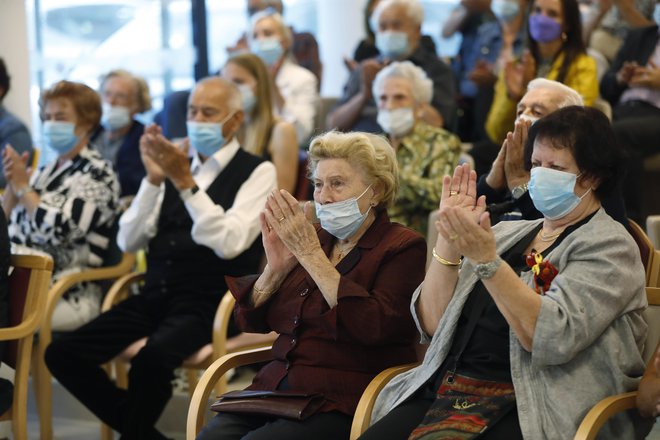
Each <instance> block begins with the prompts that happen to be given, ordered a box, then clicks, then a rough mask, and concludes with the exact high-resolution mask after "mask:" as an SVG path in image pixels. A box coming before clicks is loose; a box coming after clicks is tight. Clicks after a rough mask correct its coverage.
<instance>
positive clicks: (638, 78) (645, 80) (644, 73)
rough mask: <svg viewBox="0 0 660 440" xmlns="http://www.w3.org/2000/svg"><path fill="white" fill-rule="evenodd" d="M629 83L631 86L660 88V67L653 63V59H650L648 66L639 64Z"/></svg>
mask: <svg viewBox="0 0 660 440" xmlns="http://www.w3.org/2000/svg"><path fill="white" fill-rule="evenodd" d="M628 84H630V86H631V87H647V88H649V89H656V90H657V89H660V69H658V67H656V65H655V64H653V61H649V65H648V67H641V66H637V67H636V68H635V71H634V73H633V75H632V77H631V78H630V81H629V82H628Z"/></svg>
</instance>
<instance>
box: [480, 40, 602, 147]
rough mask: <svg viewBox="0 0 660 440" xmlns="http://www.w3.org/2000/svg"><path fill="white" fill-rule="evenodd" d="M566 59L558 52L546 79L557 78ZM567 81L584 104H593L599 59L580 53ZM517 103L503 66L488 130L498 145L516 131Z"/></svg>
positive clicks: (487, 123)
mask: <svg viewBox="0 0 660 440" xmlns="http://www.w3.org/2000/svg"><path fill="white" fill-rule="evenodd" d="M563 60H564V54H563V53H562V54H559V56H558V57H557V59H555V61H554V63H552V67H551V69H550V72H549V73H548V76H547V77H546V78H547V79H553V80H556V79H557V75H558V74H559V69H560V68H561V64H562V62H563ZM564 84H566V85H567V86H568V87H570V88H572V89H573V90H575V91H576V92H578V93H579V94H580V95H582V99H584V105H587V106H591V105H593V102H594V101H595V100H596V98H598V78H597V76H596V61H595V60H594V59H593V58H591V57H590V56H589V55H586V54H583V55H580V56H578V57H577V58H576V59H575V61H574V62H573V64H572V65H571V67H569V69H568V72H567V74H566V78H565V80H564ZM517 105H518V103H517V102H515V101H512V100H511V99H509V96H508V95H507V92H506V84H505V82H504V69H502V71H501V72H500V76H499V78H498V79H497V83H496V84H495V97H494V98H493V103H492V104H491V106H490V111H489V112H488V119H487V120H486V133H488V137H490V140H491V141H493V142H495V143H496V144H501V143H502V142H503V141H504V138H506V134H507V132H509V131H512V130H513V123H514V121H515V120H516V106H517Z"/></svg>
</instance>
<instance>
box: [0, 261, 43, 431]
mask: <svg viewBox="0 0 660 440" xmlns="http://www.w3.org/2000/svg"><path fill="white" fill-rule="evenodd" d="M11 266H12V267H20V268H26V269H30V278H29V281H28V287H27V292H26V298H25V306H24V309H23V319H22V321H21V323H20V324H18V325H16V326H13V327H7V328H2V329H0V340H2V341H10V340H18V348H17V356H16V370H15V371H16V373H15V376H14V395H13V400H12V405H11V407H10V409H9V410H7V411H6V412H5V413H4V414H2V416H0V421H5V420H11V424H12V433H13V438H15V439H17V440H27V399H28V375H29V372H30V357H31V354H32V344H33V341H34V334H35V333H36V332H37V330H38V328H39V326H40V325H41V323H42V321H43V315H44V312H45V309H46V292H47V291H48V286H49V285H50V280H51V276H52V272H53V260H52V259H51V258H50V257H44V256H38V255H12V256H11Z"/></svg>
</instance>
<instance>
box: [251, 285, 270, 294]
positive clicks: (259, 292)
mask: <svg viewBox="0 0 660 440" xmlns="http://www.w3.org/2000/svg"><path fill="white" fill-rule="evenodd" d="M252 289H254V291H255V292H256V293H257V295H259V296H264V295H270V294H271V293H272V292H267V291H265V290H261V289H259V288H258V287H257V283H254V285H253V286H252Z"/></svg>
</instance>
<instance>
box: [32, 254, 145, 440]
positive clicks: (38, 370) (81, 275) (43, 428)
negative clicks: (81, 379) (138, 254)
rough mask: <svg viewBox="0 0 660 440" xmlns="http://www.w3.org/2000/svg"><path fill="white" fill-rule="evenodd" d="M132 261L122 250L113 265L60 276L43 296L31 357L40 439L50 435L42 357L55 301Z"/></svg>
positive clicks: (48, 385) (49, 397) (48, 386)
mask: <svg viewBox="0 0 660 440" xmlns="http://www.w3.org/2000/svg"><path fill="white" fill-rule="evenodd" d="M134 264H135V255H134V254H130V253H124V254H123V255H122V258H121V261H120V262H119V263H118V264H116V265H114V266H107V267H100V268H94V269H86V270H83V271H81V272H77V273H72V274H70V275H66V276H64V277H62V278H60V279H59V280H58V281H57V282H56V283H55V284H53V285H52V286H51V288H50V290H49V291H48V295H47V297H46V310H45V313H44V316H43V319H42V323H41V330H40V331H39V339H38V340H37V341H36V342H35V344H34V347H33V350H34V353H33V356H32V376H33V385H34V392H35V396H36V400H37V411H38V413H39V431H40V437H39V438H40V439H41V440H52V438H53V407H52V405H53V384H52V376H51V374H50V371H49V370H48V368H47V367H46V363H45V360H44V356H45V353H46V348H47V347H48V346H49V345H50V343H51V342H52V340H53V330H52V327H51V322H52V319H53V313H54V311H55V306H56V304H57V302H58V301H59V300H60V299H61V298H62V296H64V294H65V293H66V292H67V291H68V290H69V289H70V288H71V287H73V286H75V285H76V284H78V283H82V282H89V281H103V280H113V279H116V278H119V277H121V276H122V275H124V274H125V273H127V272H130V271H131V270H132V268H133V266H134Z"/></svg>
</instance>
